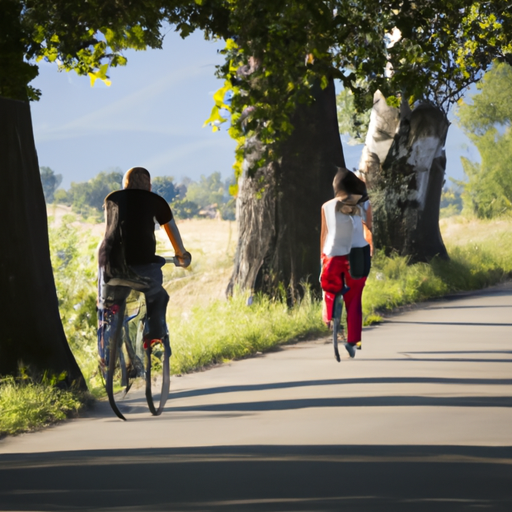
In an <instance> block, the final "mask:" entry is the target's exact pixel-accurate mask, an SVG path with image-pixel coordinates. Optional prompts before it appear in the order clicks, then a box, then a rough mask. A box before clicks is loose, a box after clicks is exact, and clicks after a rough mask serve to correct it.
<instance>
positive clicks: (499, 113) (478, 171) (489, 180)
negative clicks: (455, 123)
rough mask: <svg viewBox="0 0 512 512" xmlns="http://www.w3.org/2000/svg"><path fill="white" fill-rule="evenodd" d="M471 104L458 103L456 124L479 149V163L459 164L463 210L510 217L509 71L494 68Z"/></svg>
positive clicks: (511, 73)
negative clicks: (462, 171) (457, 123)
mask: <svg viewBox="0 0 512 512" xmlns="http://www.w3.org/2000/svg"><path fill="white" fill-rule="evenodd" d="M477 88H478V89H479V93H478V94H475V95H473V96H472V98H471V99H472V103H471V104H468V103H461V104H460V105H459V107H458V110H457V114H458V119H459V124H460V125H461V126H462V127H463V129H464V131H465V132H466V133H467V135H468V136H469V137H470V139H471V140H472V141H473V143H474V144H475V145H476V147H477V148H478V151H479V153H480V156H481V163H480V164H478V163H475V162H470V161H469V160H467V159H463V160H462V164H463V167H464V172H465V174H466V176H467V181H466V182H461V183H460V185H461V186H462V187H463V188H464V192H463V194H462V198H463V202H464V208H465V209H466V210H469V211H470V212H471V213H474V214H476V215H477V216H478V217H481V218H493V217H497V216H501V215H512V172H511V164H510V162H512V130H511V125H512V106H511V103H510V90H511V89H512V67H510V66H509V65H508V64H496V65H495V66H494V67H493V68H492V69H491V70H490V71H489V72H488V73H486V74H485V76H484V78H483V80H482V81H481V82H480V83H479V84H478V85H477Z"/></svg>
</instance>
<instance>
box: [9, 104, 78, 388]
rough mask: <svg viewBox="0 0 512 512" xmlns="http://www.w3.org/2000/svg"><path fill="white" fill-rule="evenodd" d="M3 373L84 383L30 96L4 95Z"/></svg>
mask: <svg viewBox="0 0 512 512" xmlns="http://www.w3.org/2000/svg"><path fill="white" fill-rule="evenodd" d="M0 120H1V123H0V181H1V186H0V218H1V219H2V222H1V223H0V239H1V240H2V244H3V249H2V252H1V255H0V290H1V292H2V307H1V308H0V325H1V326H2V332H1V334H0V375H16V374H17V372H18V369H19V366H23V367H27V368H29V369H30V370H31V371H35V372H38V373H43V372H49V373H53V374H60V373H62V372H66V375H67V377H66V381H65V382H67V383H68V384H72V383H75V384H76V385H78V386H79V387H80V388H82V389H86V386H85V382H84V379H83V377H82V374H81V372H80V369H79V367H78V365H77V364H76V361H75V359H74V357H73V354H72V353H71V350H70V349H69V346H68V343H67V340H66V336H65V334H64V330H63V328H62V323H61V320H60V315H59V309H58V302H57V293H56V290H55V282H54V279H53V272H52V268H51V262H50V250H49V243H48V225H47V218H46V205H45V201H44V195H43V189H42V185H41V179H40V176H39V165H38V161H37V154H36V149H35V145H34V136H33V131H32V120H31V115H30V106H29V104H28V102H22V101H16V100H9V99H5V98H0Z"/></svg>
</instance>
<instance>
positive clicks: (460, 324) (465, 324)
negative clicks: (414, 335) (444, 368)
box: [381, 320, 512, 327]
mask: <svg viewBox="0 0 512 512" xmlns="http://www.w3.org/2000/svg"><path fill="white" fill-rule="evenodd" d="M381 323H383V324H406V325H456V326H458V327H475V326H479V327H512V323H498V322H418V321H409V320H405V321H404V320H383V321H382V322H381Z"/></svg>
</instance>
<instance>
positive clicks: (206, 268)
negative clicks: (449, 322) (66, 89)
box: [48, 205, 512, 316]
mask: <svg viewBox="0 0 512 512" xmlns="http://www.w3.org/2000/svg"><path fill="white" fill-rule="evenodd" d="M69 214H71V210H70V208H69V207H66V206H62V205H57V206H50V207H49V208H48V215H49V216H50V217H51V218H52V219H51V220H52V225H54V226H58V225H60V224H61V223H62V219H63V217H64V216H65V215H69ZM72 225H73V226H74V227H75V228H77V229H79V230H84V231H88V232H89V233H90V234H91V235H92V236H94V237H97V238H98V240H100V239H101V237H102V236H103V233H104V225H103V224H91V223H88V222H85V221H83V220H80V219H79V218H78V217H75V220H74V221H73V222H72ZM178 226H179V229H180V232H181V235H182V238H183V241H184V244H185V247H186V248H187V250H189V251H190V253H191V254H192V265H191V267H190V268H189V269H181V268H176V267H174V266H171V265H167V266H165V267H164V281H165V283H166V284H165V288H166V290H167V292H168V293H169V296H170V301H169V310H170V311H169V312H170V313H171V312H172V314H176V313H178V314H181V315H185V316H187V315H188V314H189V313H190V311H191V310H192V308H193V307H194V306H201V307H204V306H207V305H208V304H209V303H210V302H211V301H212V300H215V299H224V298H225V290H226V287H227V284H228V282H229V278H230V275H231V271H232V268H233V258H234V254H235V249H236V242H237V236H238V235H237V226H236V222H234V221H221V220H209V219H192V220H183V221H179V222H178ZM440 228H441V232H442V235H443V239H444V241H445V243H446V245H447V247H448V250H449V251H450V248H455V247H461V246H470V245H472V244H475V246H481V247H482V246H483V247H486V246H494V244H496V241H498V242H499V240H500V239H503V240H505V239H507V238H509V237H510V236H511V233H512V219H505V220H503V219H500V220H493V221H482V220H476V219H466V218H464V217H460V216H454V217H449V218H445V219H441V222H440ZM156 237H157V241H158V249H157V250H158V252H159V253H160V254H164V255H165V254H167V255H168V254H173V249H172V246H171V244H170V242H169V241H168V239H167V237H166V235H165V232H164V231H163V230H157V232H156ZM498 245H499V244H498Z"/></svg>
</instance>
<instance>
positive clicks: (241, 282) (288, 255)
mask: <svg viewBox="0 0 512 512" xmlns="http://www.w3.org/2000/svg"><path fill="white" fill-rule="evenodd" d="M293 126H294V130H293V133H292V135H291V136H290V138H289V139H288V140H287V141H286V142H285V144H284V147H283V150H282V156H281V158H280V160H279V161H277V162H271V163H270V164H269V165H267V166H266V167H264V168H262V169H259V170H258V171H257V172H256V173H255V174H254V175H251V174H250V173H249V169H250V167H251V163H252V161H253V160H257V159H258V157H259V156H260V155H261V154H262V146H261V143H260V142H259V141H258V140H257V138H256V137H253V138H251V139H250V140H249V141H248V143H247V147H246V150H247V151H246V155H247V157H246V161H245V162H244V172H243V175H242V177H241V178H240V180H239V195H238V199H237V222H238V230H239V240H238V246H237V251H236V256H235V267H234V270H233V275H232V277H231V281H230V284H229V286H228V293H231V292H232V291H233V289H234V287H236V286H239V287H240V288H242V289H252V290H262V291H264V292H266V293H269V294H271V295H273V294H275V293H276V292H277V290H278V288H279V287H280V286H281V285H284V287H285V289H286V290H287V294H288V297H289V298H291V299H292V300H294V299H296V298H297V297H299V296H300V295H301V294H302V291H303V290H302V287H301V283H302V282H305V281H309V282H310V283H311V284H312V285H313V287H314V288H318V279H317V276H318V272H319V269H320V224H321V217H320V209H321V206H322V204H323V203H324V202H325V201H327V200H329V199H331V198H332V196H333V190H332V180H333V178H334V175H335V174H336V168H335V166H344V165H345V160H344V157H343V149H342V147H341V140H340V135H339V132H338V121H337V116H336V98H335V90H334V82H333V81H332V80H331V82H330V83H329V85H328V87H327V88H326V89H324V90H321V89H320V87H318V90H317V93H316V101H315V102H314V103H313V104H312V105H299V106H298V107H297V110H296V113H295V116H294V119H293Z"/></svg>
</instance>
